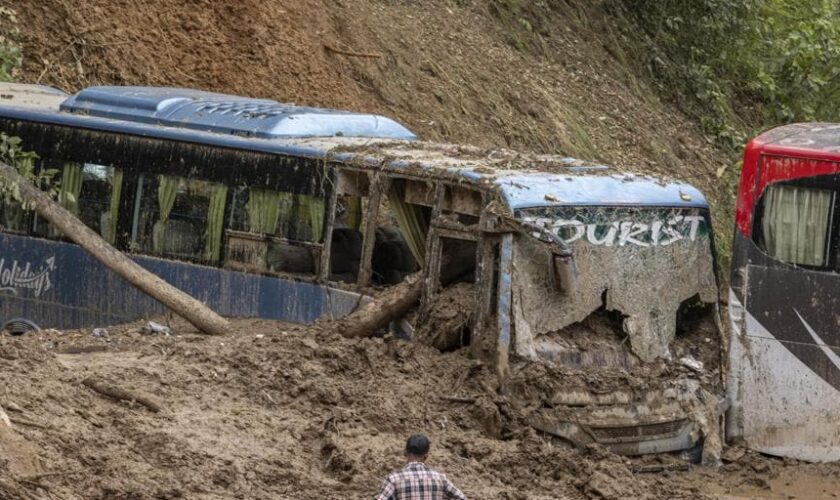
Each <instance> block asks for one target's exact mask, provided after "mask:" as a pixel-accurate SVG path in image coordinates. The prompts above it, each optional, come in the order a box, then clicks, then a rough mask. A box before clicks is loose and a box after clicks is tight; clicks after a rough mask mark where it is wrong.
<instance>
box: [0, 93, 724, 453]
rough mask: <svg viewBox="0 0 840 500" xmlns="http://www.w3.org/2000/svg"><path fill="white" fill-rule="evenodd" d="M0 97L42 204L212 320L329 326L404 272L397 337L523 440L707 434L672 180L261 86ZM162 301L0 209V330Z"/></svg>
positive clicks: (699, 353)
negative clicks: (275, 93)
mask: <svg viewBox="0 0 840 500" xmlns="http://www.w3.org/2000/svg"><path fill="white" fill-rule="evenodd" d="M0 94H2V95H3V97H4V99H3V100H0V132H3V133H6V134H8V135H9V136H15V137H19V138H20V139H21V141H22V142H21V144H22V147H23V149H24V150H27V151H34V152H35V153H37V155H38V160H37V167H38V168H40V169H51V171H54V172H56V178H55V181H56V183H57V184H56V185H57V186H58V196H57V199H58V201H59V202H60V203H61V204H62V205H63V206H64V207H65V208H66V209H68V210H69V211H71V212H72V213H74V214H76V215H77V216H78V217H79V218H80V219H81V220H82V221H83V222H85V223H86V224H87V225H89V226H90V227H91V228H93V229H94V230H96V231H98V232H99V233H100V234H101V235H102V236H103V237H104V238H105V239H106V240H107V241H109V242H110V243H111V244H113V245H114V246H115V247H117V248H118V249H120V250H122V251H123V252H125V253H127V254H129V255H130V256H131V257H132V258H133V259H134V260H135V261H136V262H138V263H139V264H140V265H142V266H144V267H146V268H148V269H149V270H151V271H152V272H154V273H156V274H158V275H160V276H161V277H163V278H164V279H166V280H167V281H169V282H171V283H172V284H174V285H175V286H177V287H179V288H181V289H182V290H184V291H186V292H187V293H189V294H191V295H193V296H195V297H197V298H199V299H200V300H202V301H204V302H205V303H207V304H208V305H209V306H210V307H211V308H213V309H215V310H216V311H218V312H220V313H221V314H223V315H226V316H231V317H261V318H270V319H277V320H284V321H291V322H297V323H310V322H312V321H313V320H315V319H317V318H320V317H332V318H340V317H341V316H343V315H346V314H348V313H349V312H351V311H353V310H354V309H355V308H356V307H358V306H359V304H361V303H362V302H364V301H365V300H368V299H367V298H368V297H369V295H370V291H371V289H372V287H387V286H391V285H394V284H397V283H400V282H401V281H403V280H404V279H406V277H407V276H409V275H412V274H415V273H418V272H419V273H420V276H421V278H422V279H423V283H424V285H423V286H424V290H423V293H422V298H421V301H420V305H419V307H418V308H417V310H416V311H414V312H413V313H412V314H410V315H409V317H407V318H405V319H404V320H403V321H401V322H400V327H399V331H400V333H401V334H407V335H413V336H415V337H416V338H424V336H425V338H431V340H430V342H431V343H433V344H434V345H436V346H437V347H439V348H441V349H444V350H447V349H471V350H472V351H473V352H474V353H475V354H476V355H479V356H482V357H486V358H487V357H489V358H491V359H494V360H495V364H496V366H497V368H498V370H499V372H500V373H501V374H502V375H506V376H509V377H510V380H511V381H512V382H511V384H512V385H511V386H512V387H514V386H515V387H518V389H516V391H517V392H516V394H515V395H516V396H517V397H521V398H530V399H531V401H530V403H529V405H523V407H529V408H531V411H530V414H529V416H528V418H529V422H531V424H532V425H533V426H534V427H535V428H537V429H539V430H540V431H543V432H545V433H548V434H551V435H553V436H556V437H557V438H558V439H560V440H565V441H569V442H572V443H574V444H577V445H585V444H588V443H600V444H602V445H605V446H608V447H610V448H611V449H613V450H615V451H618V452H620V453H627V454H640V453H652V452H664V451H673V450H683V449H687V448H692V447H697V446H699V445H701V444H702V443H703V442H704V440H705V442H706V444H707V445H708V443H709V442H710V438H711V439H712V440H713V442H717V443H719V440H718V439H717V437H718V420H717V419H718V417H719V411H717V410H716V408H717V404H718V403H719V399H720V398H721V396H722V395H723V390H722V380H721V370H720V364H719V361H720V358H721V356H720V354H721V351H720V349H721V342H720V337H719V330H718V328H717V323H716V318H717V302H718V297H717V286H716V274H715V262H714V251H713V238H712V232H711V225H710V221H709V211H708V206H707V204H706V201H705V199H704V198H703V195H702V194H701V193H700V192H698V191H697V190H696V189H695V188H693V187H691V186H690V185H687V184H684V183H681V182H677V181H674V180H668V179H659V178H651V177H645V176H634V175H630V174H622V173H616V172H613V171H611V170H609V169H607V168H606V167H603V166H600V165H593V164H588V163H585V162H581V161H577V160H573V159H569V158H561V157H553V156H534V155H524V154H517V153H513V152H510V151H505V150H482V149H477V148H471V147H463V146H454V145H441V144H430V143H424V142H420V141H418V140H416V137H415V136H414V134H412V133H411V132H410V131H409V130H407V129H406V128H405V127H403V126H402V125H400V124H398V123H396V122H394V121H392V120H390V119H387V118H384V117H381V116H374V115H365V114H354V113H347V112H340V111H331V110H324V109H313V108H303V107H296V106H291V105H286V104H281V103H277V102H274V101H270V100H265V99H250V98H244V97H237V96H230V95H221V94H214V93H208V92H200V91H195V90H186V89H174V88H148V87H92V88H88V89H84V90H82V91H80V92H79V93H77V94H75V95H65V94H63V93H61V92H59V91H56V90H54V89H49V88H44V87H35V86H12V87H8V88H5V89H2V92H0ZM412 279H413V278H412ZM162 312H164V311H163V307H162V306H161V305H160V304H158V303H156V302H155V301H154V300H152V299H150V298H149V297H147V296H145V295H143V294H142V293H141V292H140V291H138V290H136V289H134V288H132V287H131V286H130V285H128V284H127V283H126V282H124V281H123V280H122V279H121V278H119V277H118V276H116V275H114V274H112V273H110V272H109V271H108V270H107V269H106V268H104V267H103V266H101V265H100V264H99V263H98V262H97V261H95V260H94V259H92V258H91V257H90V256H88V255H87V254H86V253H85V252H84V251H83V250H82V249H80V248H79V247H77V246H75V245H73V244H71V243H70V242H68V240H67V239H66V238H65V237H64V236H63V235H62V234H61V233H60V232H59V231H56V230H55V229H54V228H52V227H51V226H50V225H49V224H48V223H47V222H46V221H44V220H41V219H40V218H39V217H38V216H37V214H34V213H32V212H27V211H26V210H24V209H23V207H21V206H20V205H19V204H17V203H16V202H15V201H14V199H11V198H9V197H6V198H5V199H3V200H2V204H0V319H2V321H3V323H6V324H7V329H12V330H15V331H17V332H18V333H19V332H20V331H22V330H25V329H26V328H35V327H36V326H37V327H42V328H43V327H59V328H76V327H88V326H101V325H108V324H113V323H119V322H126V321H132V320H135V319H137V318H141V317H148V316H149V315H153V314H159V313H162ZM452 330H455V333H456V334H455V335H449V336H444V337H443V338H441V337H439V336H438V333H439V332H451V331H452ZM535 362H539V365H540V366H545V367H547V368H546V369H547V370H551V371H550V373H552V374H553V375H551V376H548V377H543V378H541V379H540V380H541V382H540V383H544V384H547V385H545V386H544V387H541V389H540V390H534V389H533V387H534V385H533V384H525V385H516V384H518V383H519V381H522V380H523V379H522V377H521V375H522V374H523V373H525V372H524V371H523V370H520V368H521V367H523V366H531V365H536V364H537V363H535ZM520 389H521V390H520ZM531 403H533V404H531ZM710 408H711V409H710Z"/></svg>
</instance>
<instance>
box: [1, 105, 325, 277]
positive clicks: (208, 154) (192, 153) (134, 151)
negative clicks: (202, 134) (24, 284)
mask: <svg viewBox="0 0 840 500" xmlns="http://www.w3.org/2000/svg"><path fill="white" fill-rule="evenodd" d="M0 127H2V128H3V130H4V131H6V132H7V133H8V134H10V135H15V136H18V137H20V138H21V139H22V144H23V145H24V148H25V149H27V150H34V151H35V152H36V153H38V155H39V166H38V168H43V167H41V165H44V164H46V163H50V162H55V161H61V162H78V163H93V164H97V165H102V166H108V167H114V168H120V169H122V170H123V173H124V178H123V196H122V199H121V200H120V216H119V220H118V221H117V237H116V240H115V243H114V246H115V247H116V248H117V249H119V250H121V251H124V252H126V253H129V254H136V255H143V256H148V257H154V258H161V259H165V260H172V261H181V262H187V263H191V264H196V265H209V266H211V267H215V268H219V269H223V268H224V267H225V266H224V258H223V257H220V259H219V262H216V263H207V262H199V261H192V260H186V259H178V258H171V257H168V256H161V255H155V254H154V253H148V252H138V251H136V250H134V249H131V248H130V242H131V241H132V240H133V237H134V236H136V229H135V220H134V218H135V213H137V208H138V203H139V200H140V198H138V191H137V190H138V188H142V186H139V182H138V180H139V179H140V178H144V177H148V176H152V175H159V174H163V175H171V176H178V177H183V178H185V179H188V180H199V181H207V182H216V183H221V184H224V185H226V186H228V194H227V197H226V200H225V215H224V217H225V220H226V221H227V220H228V219H229V213H228V211H229V210H230V209H231V200H232V196H233V194H232V193H233V191H234V188H236V187H240V186H247V187H257V188H269V189H276V190H278V191H283V192H289V193H293V194H300V195H309V196H316V197H321V198H323V199H324V204H325V221H324V224H323V231H324V233H323V234H322V235H321V240H322V241H321V242H320V243H314V245H319V246H321V247H322V248H326V249H327V251H326V252H325V251H323V250H322V251H321V256H320V261H321V262H323V261H324V260H325V259H328V258H329V256H328V253H329V251H328V249H329V246H328V245H329V241H328V240H329V238H330V237H331V236H330V232H331V229H332V228H331V225H330V223H331V222H332V221H331V219H330V217H329V214H330V212H332V211H334V206H335V196H334V195H333V192H334V191H335V189H333V186H334V185H335V183H334V177H335V170H336V169H335V166H334V165H331V164H330V163H329V162H327V161H324V160H322V159H318V158H310V157H304V156H292V155H283V154H277V153H266V152H261V151H255V150H249V149H237V148H231V147H225V146H217V145H207V144H198V143H194V142H189V141H179V140H173V139H162V138H157V137H147V136H140V135H133V134H130V133H120V132H111V131H100V130H91V129H85V128H81V127H73V126H68V125H56V124H49V123H39V122H34V121H29V120H18V119H12V118H0ZM91 144H93V145H94V146H93V147H91ZM169 158H177V160H174V161H172V160H169ZM255 179H256V180H255ZM290 179H291V180H294V182H289V180H290ZM25 227H26V230H25V232H23V233H20V232H17V231H11V230H8V229H6V228H3V230H4V231H6V232H8V233H11V234H20V235H22V236H26V237H31V238H45V237H42V236H40V235H35V234H33V222H32V214H31V213H29V211H27V221H26V225H25ZM227 229H229V228H228V227H227V225H225V226H224V228H223V231H222V242H221V245H222V248H223V249H224V246H225V245H226V235H225V233H226V230H227ZM46 239H50V238H46ZM61 239H62V240H66V238H61ZM222 253H224V251H223V252H222ZM325 254H326V255H325ZM327 262H328V261H327ZM315 271H316V272H315V273H313V274H312V275H306V277H303V276H302V275H296V274H295V275H293V277H294V279H296V280H300V279H305V280H307V281H324V275H323V271H324V270H323V267H322V266H318V264H317V263H316V269H315ZM250 274H262V273H254V272H252V273H250ZM266 274H268V273H266Z"/></svg>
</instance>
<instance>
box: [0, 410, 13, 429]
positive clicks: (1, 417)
mask: <svg viewBox="0 0 840 500" xmlns="http://www.w3.org/2000/svg"><path fill="white" fill-rule="evenodd" d="M0 425H5V426H6V427H11V426H12V421H11V420H9V416H8V415H6V412H5V411H4V410H3V407H2V406H0Z"/></svg>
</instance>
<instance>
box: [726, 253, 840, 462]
mask: <svg viewBox="0 0 840 500" xmlns="http://www.w3.org/2000/svg"><path fill="white" fill-rule="evenodd" d="M738 246H740V247H742V249H743V250H744V251H745V252H744V253H745V255H744V256H745V257H746V256H747V255H748V257H749V258H745V259H743V262H741V264H742V265H741V266H739V267H740V268H741V269H742V270H743V271H742V276H739V279H738V280H735V279H733V292H732V294H731V296H730V314H731V319H732V323H731V324H732V327H733V331H732V342H731V344H730V375H729V380H728V391H729V395H730V400H731V402H732V409H731V411H730V415H729V419H728V421H729V422H728V435H729V436H730V437H735V436H740V437H743V438H744V440H745V443H746V444H747V446H748V447H750V448H752V449H755V450H758V451H761V452H764V453H769V454H773V455H781V456H787V457H792V458H798V459H802V460H810V461H833V460H840V397H838V396H840V394H838V390H840V347H838V346H840V329H838V325H840V281H838V276H836V275H833V274H832V273H821V272H816V271H808V270H805V269H802V268H793V267H790V266H786V265H784V264H780V263H777V262H774V261H772V260H771V259H768V258H766V257H765V256H763V255H762V254H761V253H760V252H759V251H758V250H757V249H756V248H755V247H754V245H752V243H751V242H749V241H747V240H742V241H740V242H738V244H737V245H736V247H738ZM736 282H737V283H736Z"/></svg>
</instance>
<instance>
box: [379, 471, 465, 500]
mask: <svg viewBox="0 0 840 500" xmlns="http://www.w3.org/2000/svg"><path fill="white" fill-rule="evenodd" d="M450 498H452V499H455V500H467V497H465V496H464V494H463V493H461V490H459V489H458V488H456V487H455V485H454V484H452V483H450V482H449V479H446V476H444V475H443V474H441V473H439V472H435V471H433V470H432V469H430V468H428V467H426V465H425V464H423V463H420V462H411V463H409V464H408V465H406V466H405V468H403V470H401V471H399V472H392V473H391V474H390V475H389V476H388V478H387V479H385V482H384V483H382V487H381V488H380V489H379V493H377V494H376V496H375V497H374V500H446V499H450Z"/></svg>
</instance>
